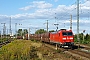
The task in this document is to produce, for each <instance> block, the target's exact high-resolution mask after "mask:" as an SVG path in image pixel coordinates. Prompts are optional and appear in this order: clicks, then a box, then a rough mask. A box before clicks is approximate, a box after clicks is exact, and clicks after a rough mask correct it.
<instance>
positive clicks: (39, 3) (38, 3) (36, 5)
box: [19, 1, 52, 10]
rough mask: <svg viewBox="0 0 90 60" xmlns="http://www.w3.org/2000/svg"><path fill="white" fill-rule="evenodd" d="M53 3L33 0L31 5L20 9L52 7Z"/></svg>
mask: <svg viewBox="0 0 90 60" xmlns="http://www.w3.org/2000/svg"><path fill="white" fill-rule="evenodd" d="M51 7H52V4H50V3H46V2H45V1H33V2H32V3H31V4H30V5H29V6H25V7H22V8H19V9H20V10H30V9H34V8H39V9H47V8H51Z"/></svg>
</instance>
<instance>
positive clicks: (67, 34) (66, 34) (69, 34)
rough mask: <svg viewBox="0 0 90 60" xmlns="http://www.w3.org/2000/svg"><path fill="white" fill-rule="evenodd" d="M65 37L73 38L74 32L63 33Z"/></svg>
mask: <svg viewBox="0 0 90 60" xmlns="http://www.w3.org/2000/svg"><path fill="white" fill-rule="evenodd" d="M62 35H63V36H72V35H73V34H72V32H63V33H62Z"/></svg>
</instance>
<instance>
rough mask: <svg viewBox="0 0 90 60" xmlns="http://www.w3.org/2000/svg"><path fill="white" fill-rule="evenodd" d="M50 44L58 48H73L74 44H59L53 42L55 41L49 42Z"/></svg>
mask: <svg viewBox="0 0 90 60" xmlns="http://www.w3.org/2000/svg"><path fill="white" fill-rule="evenodd" d="M50 43H52V44H57V45H58V46H59V47H60V48H73V46H74V43H73V42H65V43H63V44H62V43H60V42H55V41H50Z"/></svg>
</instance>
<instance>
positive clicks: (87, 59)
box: [44, 43, 90, 60]
mask: <svg viewBox="0 0 90 60" xmlns="http://www.w3.org/2000/svg"><path fill="white" fill-rule="evenodd" d="M44 45H45V46H47V47H50V48H52V49H56V47H55V45H50V44H45V43H44ZM81 49H83V48H81ZM81 49H78V48H75V49H74V50H71V49H67V48H66V49H64V48H59V47H58V50H60V51H61V52H63V53H66V54H69V55H71V56H73V57H74V58H75V59H76V60H90V53H89V52H86V51H82V50H81ZM84 49H85V48H84ZM86 49H87V48H86Z"/></svg>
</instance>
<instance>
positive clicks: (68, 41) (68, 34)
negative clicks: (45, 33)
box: [50, 29, 74, 47]
mask: <svg viewBox="0 0 90 60" xmlns="http://www.w3.org/2000/svg"><path fill="white" fill-rule="evenodd" d="M50 41H51V42H53V43H56V44H59V46H60V47H65V46H68V47H72V46H73V45H74V36H73V32H72V30H66V29H61V30H59V31H58V32H55V33H51V34H50Z"/></svg>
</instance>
